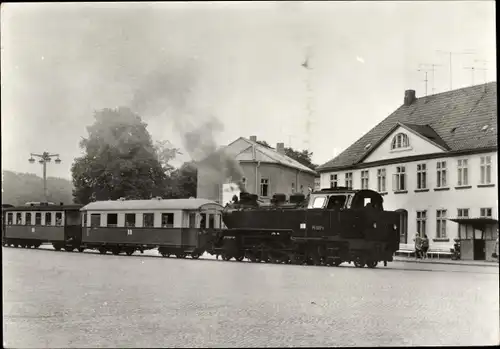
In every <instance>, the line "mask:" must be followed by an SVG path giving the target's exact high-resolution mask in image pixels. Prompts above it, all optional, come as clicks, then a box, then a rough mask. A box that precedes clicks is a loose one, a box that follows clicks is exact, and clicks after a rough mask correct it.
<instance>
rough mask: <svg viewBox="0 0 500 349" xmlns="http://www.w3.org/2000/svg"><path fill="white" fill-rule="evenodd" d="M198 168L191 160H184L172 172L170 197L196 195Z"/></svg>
mask: <svg viewBox="0 0 500 349" xmlns="http://www.w3.org/2000/svg"><path fill="white" fill-rule="evenodd" d="M197 174H198V170H197V168H196V166H195V164H194V163H193V162H185V163H184V164H183V165H182V166H181V167H180V168H179V169H177V170H175V171H173V172H172V174H171V176H170V183H171V185H170V190H169V191H170V195H169V196H170V197H171V198H172V199H181V198H189V197H191V196H192V197H196V184H197Z"/></svg>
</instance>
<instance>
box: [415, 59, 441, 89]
mask: <svg viewBox="0 0 500 349" xmlns="http://www.w3.org/2000/svg"><path fill="white" fill-rule="evenodd" d="M441 66H442V65H441V64H434V63H432V64H427V63H422V64H420V68H419V70H418V71H420V70H421V69H422V67H431V70H430V71H431V72H432V75H431V79H432V80H431V81H432V89H431V92H432V94H434V92H435V91H436V89H435V88H434V81H435V79H434V72H435V71H436V67H441ZM426 75H427V74H426ZM425 79H426V80H427V76H426V77H425ZM425 95H427V86H426V93H425Z"/></svg>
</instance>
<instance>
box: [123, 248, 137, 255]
mask: <svg viewBox="0 0 500 349" xmlns="http://www.w3.org/2000/svg"><path fill="white" fill-rule="evenodd" d="M134 252H135V251H134V250H132V249H131V250H127V251H125V253H126V254H127V256H131V255H133V254H134Z"/></svg>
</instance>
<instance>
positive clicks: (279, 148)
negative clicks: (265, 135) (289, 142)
mask: <svg viewBox="0 0 500 349" xmlns="http://www.w3.org/2000/svg"><path fill="white" fill-rule="evenodd" d="M276 151H277V152H278V153H280V154H285V143H277V144H276Z"/></svg>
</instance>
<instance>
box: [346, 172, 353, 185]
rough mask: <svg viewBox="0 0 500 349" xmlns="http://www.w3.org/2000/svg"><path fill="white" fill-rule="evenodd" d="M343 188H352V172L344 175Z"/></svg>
mask: <svg viewBox="0 0 500 349" xmlns="http://www.w3.org/2000/svg"><path fill="white" fill-rule="evenodd" d="M345 186H346V187H347V188H352V172H348V173H346V174H345Z"/></svg>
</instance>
